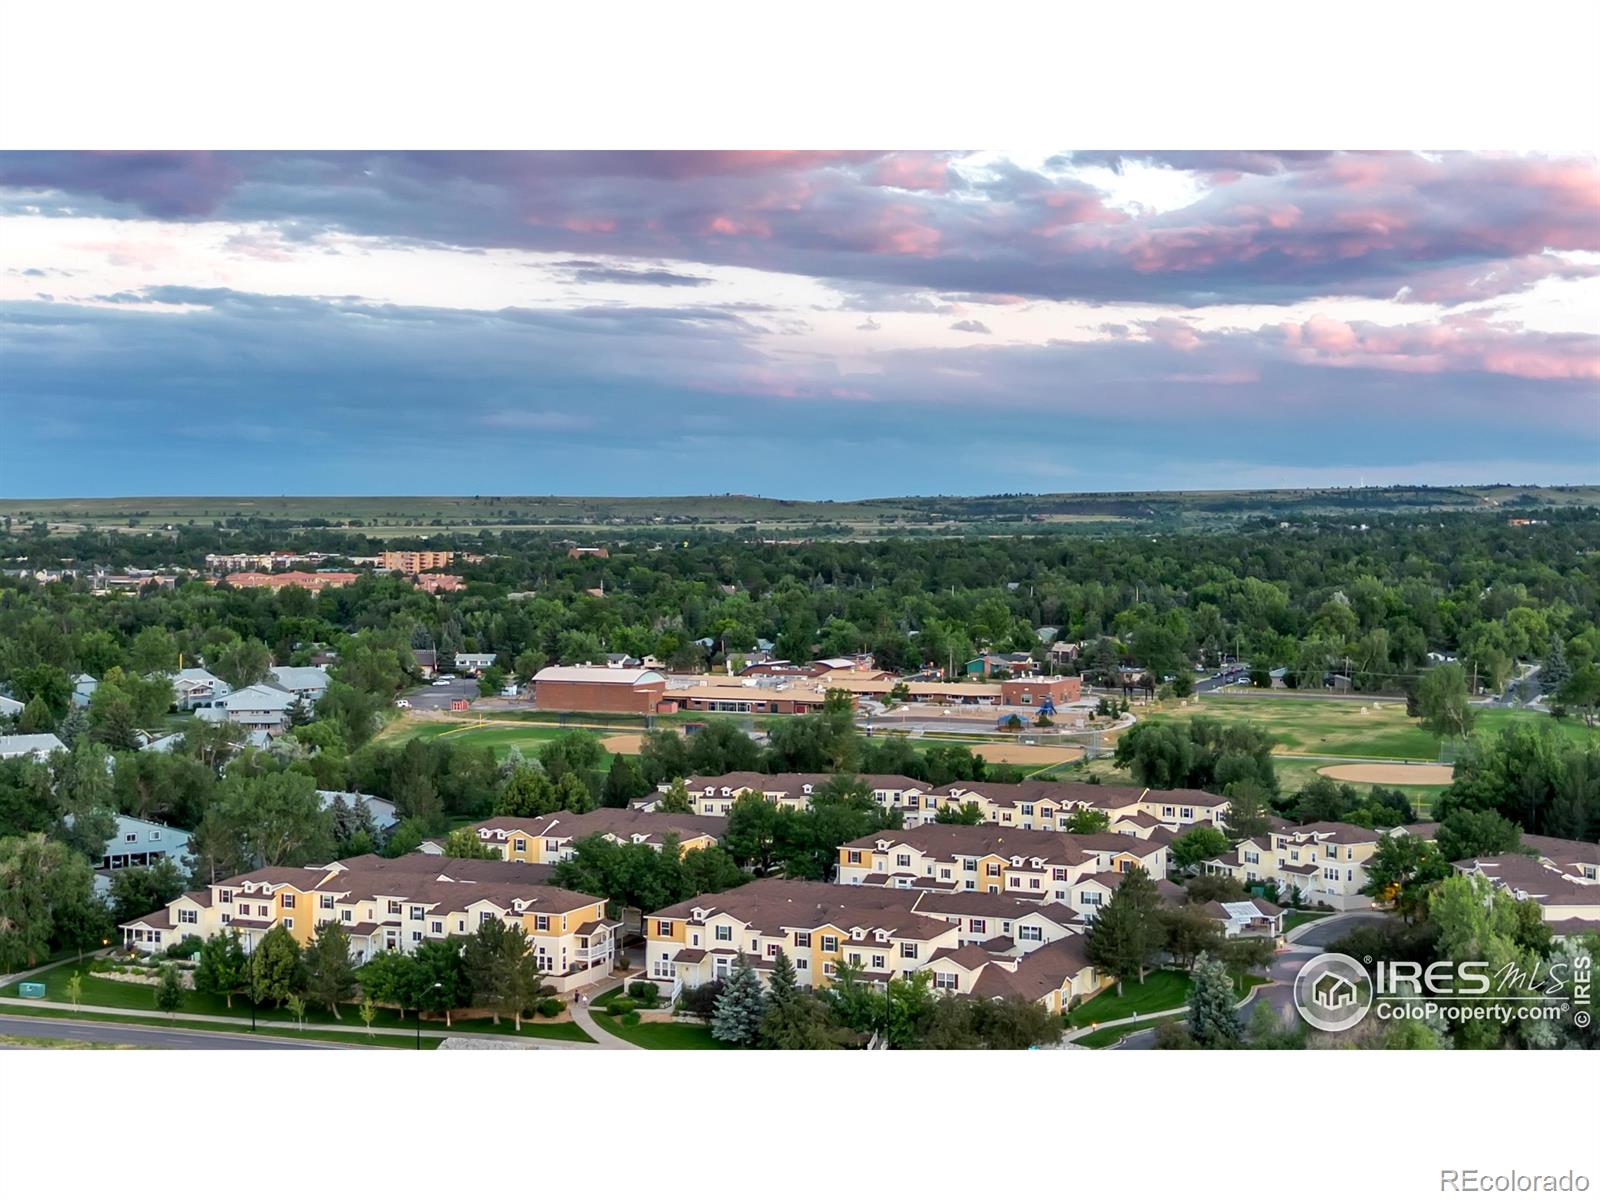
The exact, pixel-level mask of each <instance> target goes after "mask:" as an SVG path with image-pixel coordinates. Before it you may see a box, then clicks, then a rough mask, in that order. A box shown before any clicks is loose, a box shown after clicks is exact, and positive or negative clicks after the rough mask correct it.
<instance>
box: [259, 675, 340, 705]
mask: <svg viewBox="0 0 1600 1200" xmlns="http://www.w3.org/2000/svg"><path fill="white" fill-rule="evenodd" d="M267 674H268V675H269V676H271V679H272V682H273V683H274V684H276V685H277V686H278V687H279V688H281V689H282V690H283V691H286V692H289V693H290V694H291V695H295V696H299V697H300V698H301V699H302V700H304V701H305V702H306V703H307V704H315V703H316V702H317V701H318V700H321V699H322V697H323V695H324V694H325V693H326V692H327V690H328V684H329V683H330V682H331V680H330V679H329V678H328V671H327V668H326V667H273V668H272V669H271V670H270V671H268V672H267Z"/></svg>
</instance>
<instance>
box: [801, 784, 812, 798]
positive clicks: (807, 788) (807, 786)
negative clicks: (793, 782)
mask: <svg viewBox="0 0 1600 1200" xmlns="http://www.w3.org/2000/svg"><path fill="white" fill-rule="evenodd" d="M800 791H801V792H802V793H804V794H805V795H807V796H809V795H811V785H810V784H809V783H808V784H805V785H803V786H802V787H801V788H800Z"/></svg>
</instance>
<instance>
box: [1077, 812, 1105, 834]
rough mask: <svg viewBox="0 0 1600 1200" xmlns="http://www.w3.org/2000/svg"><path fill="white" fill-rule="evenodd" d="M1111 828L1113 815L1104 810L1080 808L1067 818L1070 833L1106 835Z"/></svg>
mask: <svg viewBox="0 0 1600 1200" xmlns="http://www.w3.org/2000/svg"><path fill="white" fill-rule="evenodd" d="M1110 828H1111V814H1110V813H1108V812H1106V811H1105V810H1104V809H1102V808H1080V809H1078V810H1076V811H1075V812H1074V813H1073V814H1072V815H1071V816H1070V817H1068V818H1067V824H1066V830H1067V832H1068V833H1104V832H1105V831H1106V830H1108V829H1110Z"/></svg>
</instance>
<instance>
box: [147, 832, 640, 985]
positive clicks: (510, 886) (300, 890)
mask: <svg viewBox="0 0 1600 1200" xmlns="http://www.w3.org/2000/svg"><path fill="white" fill-rule="evenodd" d="M547 878H548V871H546V870H544V869H542V868H540V867H537V866H532V865H529V864H525V863H508V862H499V861H495V860H493V859H457V858H439V857H435V856H432V855H426V854H408V855H405V856H403V857H401V858H393V859H387V858H380V857H379V856H377V855H375V854H367V855H361V856H360V857H357V858H351V859H347V860H345V861H343V862H335V863H329V864H328V865H327V866H323V867H263V868H260V869H258V870H255V871H247V872H245V873H244V874H242V875H235V876H233V877H232V878H229V879H224V880H222V881H221V882H220V883H215V884H212V885H211V886H210V887H208V888H202V889H199V890H197V891H192V892H185V893H184V894H183V895H181V896H179V897H178V898H177V899H176V900H174V901H172V902H171V903H170V904H168V905H167V906H166V908H165V909H164V910H162V911H160V912H155V913H151V914H149V915H148V916H145V917H141V918H139V919H138V920H137V921H130V922H128V923H127V924H125V925H123V926H122V930H123V940H124V943H125V944H126V945H130V946H138V947H140V948H143V949H150V950H159V949H161V948H162V947H163V946H164V945H170V944H172V943H173V942H176V941H179V940H181V939H182V938H184V937H186V936H189V935H191V934H192V935H195V936H197V937H201V938H208V937H210V936H212V935H213V934H216V933H223V932H228V931H233V932H236V933H238V934H239V935H240V937H241V939H242V940H243V942H244V946H245V949H246V950H247V951H250V950H253V949H254V948H255V946H256V945H257V944H258V943H259V941H260V939H261V938H262V937H263V936H265V934H266V932H267V931H268V930H269V929H272V928H273V927H274V926H279V925H281V926H282V927H283V928H285V929H287V930H288V931H289V932H290V933H291V934H292V935H293V936H294V939H295V941H297V942H299V943H300V944H301V945H304V944H305V943H306V942H308V941H310V940H311V937H312V935H313V934H314V933H315V931H316V928H317V926H319V925H321V924H323V923H325V922H328V921H337V922H338V923H339V924H340V925H342V926H343V927H344V929H345V931H346V932H347V933H348V934H349V935H350V948H351V951H352V953H353V954H354V956H355V957H356V959H357V960H358V961H360V962H366V961H367V960H368V959H370V958H371V957H372V956H373V955H374V954H377V953H379V952H380V951H383V950H400V951H404V952H406V953H411V952H412V951H414V950H415V949H416V948H417V947H418V946H420V945H422V944H423V943H424V942H427V941H443V940H444V939H446V938H452V937H465V936H467V935H468V934H470V933H471V932H472V931H473V930H475V929H476V928H477V927H478V926H479V925H480V924H482V923H483V922H485V921H487V920H488V919H489V918H490V917H491V916H493V917H498V918H499V919H500V920H502V921H504V922H505V923H506V924H508V925H512V926H517V927H519V928H521V929H522V930H523V932H524V933H525V934H526V936H527V938H528V944H529V947H530V949H531V951H532V953H533V956H534V961H535V963H536V965H537V967H538V970H539V972H540V974H541V975H543V976H544V977H545V980H546V982H547V983H549V984H550V985H551V986H553V987H554V988H555V989H556V990H557V991H558V992H561V993H566V992H570V991H572V989H574V988H577V987H583V986H585V985H586V984H589V983H593V982H596V981H597V980H600V979H603V978H605V976H606V975H608V974H609V973H610V971H611V964H612V960H613V959H614V957H615V954H616V931H617V930H618V929H619V928H620V922H618V921H614V920H611V919H610V918H608V917H607V916H606V913H605V901H604V900H603V899H600V898H598V897H595V896H585V895H583V894H581V893H579V892H571V891H567V890H565V889H564V888H558V887H553V886H551V885H550V884H549V883H548V882H546V880H547Z"/></svg>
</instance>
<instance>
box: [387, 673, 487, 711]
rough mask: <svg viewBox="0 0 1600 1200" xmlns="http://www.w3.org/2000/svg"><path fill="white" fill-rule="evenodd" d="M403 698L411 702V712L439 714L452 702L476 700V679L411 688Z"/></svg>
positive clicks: (437, 682)
mask: <svg viewBox="0 0 1600 1200" xmlns="http://www.w3.org/2000/svg"><path fill="white" fill-rule="evenodd" d="M405 698H406V699H407V700H409V701H411V711H412V712H439V711H440V710H448V709H449V707H450V701H452V700H476V699H477V698H478V681H477V680H476V679H448V680H444V681H442V682H440V681H435V682H434V683H430V684H424V685H423V686H422V687H417V688H412V689H411V690H410V691H409V692H407V693H406V695H405Z"/></svg>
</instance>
